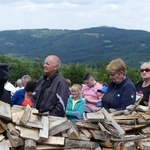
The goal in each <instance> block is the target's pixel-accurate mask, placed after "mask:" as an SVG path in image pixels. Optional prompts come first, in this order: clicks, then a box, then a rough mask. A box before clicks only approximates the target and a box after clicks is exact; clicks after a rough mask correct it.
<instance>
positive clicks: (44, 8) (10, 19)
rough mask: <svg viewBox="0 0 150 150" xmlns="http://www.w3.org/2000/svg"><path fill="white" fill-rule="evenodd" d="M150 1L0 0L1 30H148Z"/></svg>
mask: <svg viewBox="0 0 150 150" xmlns="http://www.w3.org/2000/svg"><path fill="white" fill-rule="evenodd" d="M149 5H150V1H149V0H0V30H1V31H3V30H18V29H42V28H48V29H69V30H72V29H73V30H78V29H85V28H91V27H100V26H108V27H117V28H122V29H134V30H145V31H149V32H150V8H149Z"/></svg>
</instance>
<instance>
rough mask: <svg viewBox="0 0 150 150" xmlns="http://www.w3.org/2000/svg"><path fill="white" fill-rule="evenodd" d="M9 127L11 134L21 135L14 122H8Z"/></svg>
mask: <svg viewBox="0 0 150 150" xmlns="http://www.w3.org/2000/svg"><path fill="white" fill-rule="evenodd" d="M7 127H8V129H9V131H10V133H11V134H13V135H16V136H19V135H20V133H19V132H18V130H16V128H15V125H14V124H12V123H8V124H7Z"/></svg>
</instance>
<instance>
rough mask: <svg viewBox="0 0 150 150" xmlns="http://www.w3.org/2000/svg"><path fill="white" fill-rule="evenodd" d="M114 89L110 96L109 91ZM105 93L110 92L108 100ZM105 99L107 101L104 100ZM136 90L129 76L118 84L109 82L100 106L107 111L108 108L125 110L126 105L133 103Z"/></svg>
mask: <svg viewBox="0 0 150 150" xmlns="http://www.w3.org/2000/svg"><path fill="white" fill-rule="evenodd" d="M112 89H114V92H113V93H114V95H113V96H112V97H110V96H111V94H110V93H111V91H112ZM107 94H110V95H109V96H108V97H110V99H109V100H106V97H107ZM106 101H107V102H106ZM135 101H136V90H135V86H134V84H133V83H132V81H131V80H130V79H129V77H126V79H124V80H123V81H122V82H121V83H120V84H116V83H114V82H111V83H110V85H109V87H108V90H107V92H106V93H105V95H104V96H103V98H102V106H103V107H104V108H105V109H106V110H107V111H109V109H110V108H113V109H115V110H125V109H126V107H127V106H129V105H131V104H135Z"/></svg>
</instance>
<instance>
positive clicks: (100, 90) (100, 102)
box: [96, 86, 108, 107]
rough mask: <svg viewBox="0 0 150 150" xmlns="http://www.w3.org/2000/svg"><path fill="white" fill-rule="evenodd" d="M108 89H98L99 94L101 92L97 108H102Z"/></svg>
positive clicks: (104, 87)
mask: <svg viewBox="0 0 150 150" xmlns="http://www.w3.org/2000/svg"><path fill="white" fill-rule="evenodd" d="M107 89H108V87H106V86H103V88H102V89H98V90H97V92H99V101H98V102H97V103H96V107H102V98H103V96H104V94H105V93H106V92H107Z"/></svg>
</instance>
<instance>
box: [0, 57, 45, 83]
mask: <svg viewBox="0 0 150 150" xmlns="http://www.w3.org/2000/svg"><path fill="white" fill-rule="evenodd" d="M0 63H1V64H6V65H8V70H9V81H10V82H12V83H13V84H15V82H16V80H17V79H19V78H21V77H22V76H23V75H26V74H28V75H30V76H31V77H32V78H33V79H38V78H39V77H40V76H41V75H42V74H43V69H42V67H41V63H39V62H38V63H37V62H35V61H31V60H26V59H17V58H13V57H8V56H0Z"/></svg>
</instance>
